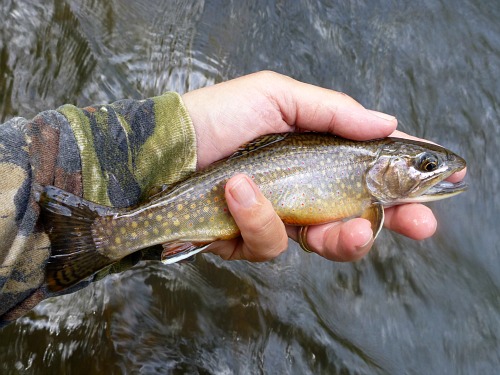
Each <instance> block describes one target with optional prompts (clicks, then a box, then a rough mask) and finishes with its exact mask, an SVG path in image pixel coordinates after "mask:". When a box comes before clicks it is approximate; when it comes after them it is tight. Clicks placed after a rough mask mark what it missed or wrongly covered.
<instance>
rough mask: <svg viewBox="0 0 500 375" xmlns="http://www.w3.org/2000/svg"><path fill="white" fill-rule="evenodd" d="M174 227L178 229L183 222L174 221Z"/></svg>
mask: <svg viewBox="0 0 500 375" xmlns="http://www.w3.org/2000/svg"><path fill="white" fill-rule="evenodd" d="M174 225H175V226H176V227H178V226H179V225H181V222H180V221H179V220H177V219H175V220H174Z"/></svg>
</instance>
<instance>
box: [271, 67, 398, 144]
mask: <svg viewBox="0 0 500 375" xmlns="http://www.w3.org/2000/svg"><path fill="white" fill-rule="evenodd" d="M281 77H282V79H283V80H284V82H285V84H283V85H280V86H279V87H280V88H281V90H276V87H273V90H270V91H269V92H268V94H269V96H270V97H272V98H273V99H274V100H275V102H276V104H277V105H278V106H279V108H280V111H281V113H282V117H283V120H284V121H285V122H286V123H288V124H289V125H293V126H296V127H299V128H301V129H304V130H311V131H317V132H329V133H334V134H337V135H339V136H341V137H344V138H349V139H354V140H360V141H361V140H368V139H374V138H382V137H387V136H388V135H389V134H391V133H392V132H393V131H394V130H395V129H396V126H397V120H396V118H395V117H394V116H391V115H388V114H385V113H381V112H377V111H372V110H368V109H366V108H364V107H363V106H362V105H361V104H360V103H358V102H357V101H356V100H354V99H353V98H351V97H350V96H348V95H346V94H344V93H342V92H338V91H334V90H329V89H325V88H321V87H318V86H314V85H310V84H307V83H303V82H299V81H296V80H294V79H292V78H289V77H286V76H281Z"/></svg>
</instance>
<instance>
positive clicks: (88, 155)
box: [0, 93, 196, 326]
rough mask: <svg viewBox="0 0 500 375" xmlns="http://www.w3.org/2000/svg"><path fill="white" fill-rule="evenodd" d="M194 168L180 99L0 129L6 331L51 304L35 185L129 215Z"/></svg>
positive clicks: (69, 111)
mask: <svg viewBox="0 0 500 375" xmlns="http://www.w3.org/2000/svg"><path fill="white" fill-rule="evenodd" d="M195 168H196V138H195V134H194V129H193V126H192V122H191V119H190V117H189V115H188V113H187V110H186V108H185V107H184V104H183V103H182V100H181V98H180V96H179V95H178V94H176V93H166V94H164V95H162V96H159V97H155V98H151V99H146V100H140V101H136V100H122V101H118V102H115V103H113V104H110V105H101V106H92V107H86V108H83V109H79V108H76V107H74V106H71V105H65V106H62V107H60V108H59V109H57V110H51V111H45V112H42V113H40V114H39V115H38V116H36V117H35V118H34V119H32V120H26V119H22V118H14V119H12V120H10V121H8V122H6V123H4V124H2V125H0V326H1V325H2V324H7V323H8V322H10V321H13V320H15V319H17V318H18V317H20V316H22V315H24V314H25V313H26V312H28V311H29V310H31V309H32V308H33V307H34V306H35V305H36V304H37V303H38V302H40V301H41V300H43V299H44V298H47V297H49V296H51V295H50V294H49V292H48V291H47V289H46V288H45V287H44V275H45V270H44V266H45V262H46V260H47V258H48V256H49V251H50V243H49V241H48V238H47V236H46V235H45V234H44V233H43V231H42V230H41V229H40V228H39V225H38V224H37V219H38V215H39V208H38V205H37V204H36V203H35V202H34V200H33V198H32V196H31V191H32V186H33V184H35V183H38V184H41V185H55V186H57V187H59V188H62V189H64V190H67V191H69V192H72V193H73V194H77V195H79V196H83V197H84V198H86V199H88V200H91V201H94V202H97V203H99V204H104V205H110V206H115V207H127V206H130V205H133V204H135V203H137V202H138V200H139V198H140V197H141V195H142V194H144V192H148V191H149V190H150V189H152V188H154V187H156V186H161V185H163V184H170V183H173V182H175V181H178V180H180V179H182V178H184V177H186V176H187V175H188V174H190V173H192V172H193V171H194V170H195ZM82 285H83V284H82ZM82 285H80V287H82Z"/></svg>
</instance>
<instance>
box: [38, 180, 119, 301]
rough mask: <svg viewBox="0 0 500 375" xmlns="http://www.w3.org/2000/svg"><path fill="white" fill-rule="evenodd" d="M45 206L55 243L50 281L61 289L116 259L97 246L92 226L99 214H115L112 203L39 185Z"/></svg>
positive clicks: (48, 269)
mask: <svg viewBox="0 0 500 375" xmlns="http://www.w3.org/2000/svg"><path fill="white" fill-rule="evenodd" d="M34 193H35V199H36V200H37V201H38V203H39V204H40V206H41V207H42V212H41V220H42V223H43V225H44V226H45V231H46V232H47V234H48V235H49V239H50V243H51V255H50V257H49V259H48V261H47V265H46V283H47V286H48V288H49V290H51V291H54V292H57V291H62V290H64V289H67V288H69V287H70V286H72V285H75V284H76V283H78V282H80V281H82V280H84V279H86V278H88V277H89V276H92V275H93V274H94V273H96V272H97V271H99V270H101V269H103V268H104V267H106V266H108V265H110V264H112V263H114V261H113V260H111V259H109V258H107V257H105V256H103V255H101V254H100V253H99V252H97V250H96V244H95V243H94V239H93V236H92V230H91V226H92V224H93V222H94V220H95V219H96V218H97V217H98V216H103V215H108V214H111V213H112V212H113V211H112V209H111V208H110V207H106V206H100V205H97V204H95V203H92V202H89V201H86V200H84V199H82V198H80V197H77V196H76V195H73V194H70V193H68V192H66V191H64V190H61V189H58V188H56V187H54V186H45V187H41V186H35V188H34Z"/></svg>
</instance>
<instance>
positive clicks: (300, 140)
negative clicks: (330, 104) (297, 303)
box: [34, 133, 466, 290]
mask: <svg viewBox="0 0 500 375" xmlns="http://www.w3.org/2000/svg"><path fill="white" fill-rule="evenodd" d="M464 167H465V161H464V160H463V159H462V158H461V157H459V156H458V155H456V154H454V153H452V152H451V151H449V150H446V149H444V148H442V147H440V146H436V145H432V144H427V143H423V142H417V141H412V140H405V139H398V138H384V139H378V140H373V141H364V142H355V141H349V140H345V139H342V138H338V137H335V136H332V135H327V134H319V133H293V134H276V135H271V136H264V137H261V138H259V139H257V140H255V141H254V142H251V143H250V144H248V145H246V146H245V147H243V148H242V149H240V150H238V151H237V152H236V153H235V154H234V155H232V156H231V157H229V158H227V159H224V160H221V161H219V162H217V163H214V164H212V165H211V166H209V167H208V168H207V169H205V170H203V171H200V172H196V173H194V174H193V175H192V176H190V177H189V178H187V179H186V180H184V181H181V182H179V183H177V184H175V185H174V186H171V187H168V188H167V189H164V190H163V191H161V192H160V193H158V194H156V195H154V196H152V197H150V198H149V199H148V200H146V201H145V202H142V203H141V205H139V206H138V207H135V208H130V209H123V210H115V209H113V208H111V207H105V206H100V205H97V204H95V203H92V202H88V201H86V200H84V199H82V198H80V197H76V196H74V195H72V194H70V193H68V192H64V191H62V190H60V189H58V188H56V187H51V186H46V187H35V188H34V189H35V195H36V199H37V200H38V202H39V203H40V205H41V207H42V208H43V210H42V220H43V222H44V226H45V228H46V231H47V233H48V235H49V238H50V241H51V257H50V258H49V260H48V262H47V268H46V269H47V284H48V286H49V289H51V290H62V289H65V288H67V287H69V286H71V285H73V284H75V283H76V282H78V281H80V280H83V279H84V278H86V277H89V276H91V275H92V274H93V273H95V272H97V271H99V270H100V269H102V268H103V267H105V266H108V265H109V264H112V263H113V262H116V261H118V260H120V259H122V258H124V257H125V256H127V255H129V254H131V253H133V252H135V251H137V250H140V249H144V248H147V247H150V246H153V245H158V244H163V246H164V251H163V254H162V260H163V261H164V262H165V263H173V262H176V261H179V260H182V259H184V258H186V257H189V256H191V255H192V254H195V253H197V252H199V251H201V250H202V249H203V248H204V247H206V245H207V244H210V243H212V242H214V241H216V240H226V239H231V238H235V237H237V236H238V235H239V233H240V232H239V229H238V227H237V226H236V223H235V221H234V220H233V218H232V216H231V214H230V212H229V210H228V207H227V203H226V200H225V194H224V192H225V184H226V182H227V180H228V179H229V178H231V177H232V176H234V175H235V174H238V173H245V174H247V175H248V176H250V177H251V178H252V179H253V180H254V181H255V183H256V184H257V185H258V186H259V188H260V190H261V191H262V193H263V194H264V196H265V197H266V198H267V199H268V200H269V201H270V202H271V203H272V205H273V207H274V209H275V210H276V212H277V214H278V215H279V217H280V218H281V219H282V220H283V222H284V223H286V224H290V225H299V226H309V225H316V224H321V223H327V222H332V221H336V220H342V219H347V218H351V217H363V218H366V219H368V220H369V221H370V223H371V225H372V229H373V233H374V237H376V236H377V234H378V233H379V231H380V228H381V227H382V225H383V222H384V210H383V208H384V207H390V206H393V205H396V204H402V203H408V202H427V201H431V200H436V199H442V198H446V197H449V196H453V195H456V194H459V193H461V192H463V191H465V189H466V185H465V184H463V183H461V182H460V183H455V184H452V183H449V182H446V181H444V180H445V179H446V178H447V177H449V176H450V175H451V174H453V173H454V172H456V171H458V170H460V169H462V168H464Z"/></svg>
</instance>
